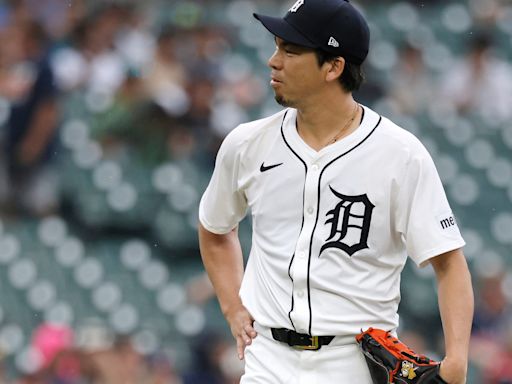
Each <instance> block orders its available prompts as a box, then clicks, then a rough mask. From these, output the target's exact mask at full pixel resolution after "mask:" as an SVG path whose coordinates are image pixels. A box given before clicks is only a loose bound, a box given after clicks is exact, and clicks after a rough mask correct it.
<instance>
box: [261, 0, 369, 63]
mask: <svg viewBox="0 0 512 384" xmlns="http://www.w3.org/2000/svg"><path fill="white" fill-rule="evenodd" d="M253 15H254V17H255V18H256V19H258V20H259V21H260V22H261V23H262V24H263V26H264V27H265V28H267V29H268V30H269V31H270V32H271V33H272V34H273V35H275V36H277V37H279V38H281V39H283V40H285V41H287V42H289V43H292V44H296V45H300V46H303V47H308V48H314V49H322V50H324V51H327V52H329V53H332V54H334V55H336V56H342V57H343V58H345V60H346V61H348V62H350V63H354V64H358V65H359V64H362V63H363V61H364V60H365V59H366V56H367V55H368V49H369V46H370V29H369V28H368V24H367V23H366V20H365V19H364V17H363V16H362V15H361V13H359V11H358V10H357V9H355V8H354V6H352V4H350V3H349V2H348V1H347V0H297V1H296V2H295V4H294V5H293V6H292V7H291V8H290V9H289V10H288V12H287V13H286V15H285V16H284V17H283V18H280V17H272V16H265V15H260V14H257V13H254V14H253Z"/></svg>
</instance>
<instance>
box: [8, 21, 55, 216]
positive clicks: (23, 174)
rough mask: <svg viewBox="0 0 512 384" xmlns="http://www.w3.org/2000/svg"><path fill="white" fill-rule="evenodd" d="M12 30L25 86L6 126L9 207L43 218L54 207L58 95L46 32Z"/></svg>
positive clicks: (32, 27)
mask: <svg viewBox="0 0 512 384" xmlns="http://www.w3.org/2000/svg"><path fill="white" fill-rule="evenodd" d="M16 28H18V34H19V47H20V49H21V52H20V58H19V61H18V62H16V63H15V64H14V65H16V66H17V67H18V68H19V70H23V73H24V77H25V80H26V81H27V82H28V83H29V86H27V87H26V88H25V90H24V92H22V94H20V95H18V98H17V99H16V100H14V101H13V104H12V110H11V113H10V117H9V120H8V122H7V133H6V143H5V144H6V148H5V150H6V154H7V168H8V177H9V181H8V182H9V205H10V207H11V208H14V209H15V210H17V211H22V212H27V213H30V214H44V213H47V212H49V211H52V210H54V209H55V207H56V205H57V191H56V189H55V182H54V178H55V176H54V174H53V173H52V170H51V166H50V163H51V159H52V157H53V156H54V154H55V151H56V145H57V143H56V132H57V127H58V122H59V109H58V94H57V89H56V87H55V85H54V76H53V72H52V70H51V67H50V64H49V41H48V40H47V39H46V35H45V32H44V30H43V29H42V27H41V26H40V25H39V24H37V23H35V22H27V23H25V24H21V25H17V26H16Z"/></svg>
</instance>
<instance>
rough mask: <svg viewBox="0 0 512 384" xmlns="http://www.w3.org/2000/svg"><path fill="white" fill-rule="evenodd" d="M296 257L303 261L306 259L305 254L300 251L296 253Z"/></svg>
mask: <svg viewBox="0 0 512 384" xmlns="http://www.w3.org/2000/svg"><path fill="white" fill-rule="evenodd" d="M297 256H299V259H303V258H305V257H306V253H305V252H303V251H300V252H299V253H297Z"/></svg>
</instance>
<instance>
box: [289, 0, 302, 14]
mask: <svg viewBox="0 0 512 384" xmlns="http://www.w3.org/2000/svg"><path fill="white" fill-rule="evenodd" d="M301 5H304V0H297V1H296V2H295V4H293V6H292V7H291V8H290V10H289V11H288V12H297V10H298V9H299V8H300V6H301Z"/></svg>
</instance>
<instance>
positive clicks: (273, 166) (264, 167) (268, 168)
mask: <svg viewBox="0 0 512 384" xmlns="http://www.w3.org/2000/svg"><path fill="white" fill-rule="evenodd" d="M280 165H283V163H279V164H272V165H267V166H265V163H261V167H260V172H267V171H268V170H270V169H272V168H275V167H279V166H280Z"/></svg>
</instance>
